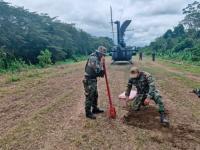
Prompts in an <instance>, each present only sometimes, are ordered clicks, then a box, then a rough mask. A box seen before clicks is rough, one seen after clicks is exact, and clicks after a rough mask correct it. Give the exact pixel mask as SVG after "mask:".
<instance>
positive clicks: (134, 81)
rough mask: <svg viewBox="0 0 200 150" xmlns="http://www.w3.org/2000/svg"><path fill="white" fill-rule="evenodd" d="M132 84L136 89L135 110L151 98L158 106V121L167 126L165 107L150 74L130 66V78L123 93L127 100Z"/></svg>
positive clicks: (147, 102)
mask: <svg viewBox="0 0 200 150" xmlns="http://www.w3.org/2000/svg"><path fill="white" fill-rule="evenodd" d="M132 86H135V87H136V89H137V96H136V97H135V98H134V101H133V109H134V110H135V111H139V110H140V107H141V105H143V106H145V105H148V104H149V102H150V100H151V99H152V100H154V102H155V103H156V104H157V105H158V106H159V113H160V122H161V123H162V124H164V125H166V126H168V125H169V121H168V120H167V119H166V117H165V109H164V104H163V102H162V97H161V96H160V94H159V92H158V91H157V90H156V87H155V83H154V79H153V78H152V76H151V75H150V74H149V73H147V72H143V71H140V70H139V69H138V68H137V67H132V68H131V69H130V79H129V81H128V85H127V90H126V93H125V94H126V98H127V100H128V97H129V95H130V91H131V89H132Z"/></svg>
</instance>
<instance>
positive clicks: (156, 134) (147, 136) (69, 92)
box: [0, 59, 200, 150]
mask: <svg viewBox="0 0 200 150" xmlns="http://www.w3.org/2000/svg"><path fill="white" fill-rule="evenodd" d="M108 62H109V60H108ZM84 63H85V62H80V63H76V64H68V65H60V66H54V67H51V68H47V69H37V70H36V69H35V70H30V71H28V72H27V71H26V72H21V73H19V74H16V75H9V74H7V75H2V76H0V103H1V105H0V150H7V149H9V150H10V149H13V150H15V149H16V150H19V149H23V150H29V149H30V150H38V149H44V150H55V149H59V150H60V149H63V150H68V149H73V150H75V149H83V150H84V149H85V150H88V149H104V150H105V149H120V150H121V149H123V150H134V149H135V150H136V149H139V150H140V149H151V150H154V149H156V150H157V149H169V150H172V149H197V150H198V149H200V99H199V98H197V97H196V96H195V95H194V94H192V93H190V91H191V90H192V88H194V87H198V86H199V87H200V80H199V79H200V75H199V74H200V72H197V71H196V72H192V71H191V72H189V71H188V69H187V70H184V67H180V69H179V67H176V66H173V65H171V64H170V62H165V61H158V62H154V63H153V62H151V61H150V60H149V59H147V60H145V61H143V62H135V65H136V66H139V67H140V68H142V69H144V70H145V71H148V72H150V73H152V74H153V75H154V76H155V78H156V79H157V82H156V83H157V87H158V89H159V90H160V92H161V93H162V95H163V98H164V103H165V105H166V109H167V113H168V117H169V119H170V122H171V127H170V128H169V129H167V128H164V127H162V126H161V125H160V123H159V114H158V112H157V107H156V106H155V104H154V103H153V102H152V103H151V105H150V106H149V108H148V109H145V110H143V111H140V112H137V113H133V114H132V115H131V116H130V117H129V119H128V121H127V123H122V122H121V117H122V116H123V115H124V114H126V111H124V110H122V109H121V107H120V103H119V100H118V98H117V97H118V95H119V94H120V93H121V92H123V91H124V89H125V87H126V82H127V79H128V69H129V68H130V65H127V64H119V65H112V66H111V65H110V64H109V63H108V64H107V66H108V75H109V80H110V86H111V92H112V97H113V100H114V104H115V106H116V109H117V115H118V117H117V119H116V120H109V119H108V118H107V116H106V113H105V114H101V115H98V116H97V120H96V121H93V120H88V119H86V118H85V116H84V94H83V93H84V92H83V87H82V78H83V76H82V75H83V68H84ZM190 68H191V67H190ZM13 78H17V79H18V80H17V81H14V80H12V79H13ZM98 84H99V106H100V107H101V108H104V109H105V110H106V109H107V96H106V87H105V82H104V79H100V80H99V82H98Z"/></svg>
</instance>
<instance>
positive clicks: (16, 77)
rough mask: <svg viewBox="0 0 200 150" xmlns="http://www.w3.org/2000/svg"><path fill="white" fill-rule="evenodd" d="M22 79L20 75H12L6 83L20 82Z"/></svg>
mask: <svg viewBox="0 0 200 150" xmlns="http://www.w3.org/2000/svg"><path fill="white" fill-rule="evenodd" d="M20 80H21V78H20V77H19V76H18V75H12V76H10V77H8V79H7V81H6V83H12V82H18V81H20Z"/></svg>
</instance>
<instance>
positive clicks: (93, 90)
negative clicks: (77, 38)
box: [83, 46, 106, 119]
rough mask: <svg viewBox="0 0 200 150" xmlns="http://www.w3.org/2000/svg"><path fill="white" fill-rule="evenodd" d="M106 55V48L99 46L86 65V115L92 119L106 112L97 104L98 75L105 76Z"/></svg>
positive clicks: (84, 81)
mask: <svg viewBox="0 0 200 150" xmlns="http://www.w3.org/2000/svg"><path fill="white" fill-rule="evenodd" d="M105 55H106V48H105V47H103V46H99V48H98V50H96V51H95V52H94V53H92V54H91V55H90V57H89V59H88V61H87V63H86V66H85V78H84V80H83V85H84V89H85V113H86V117H87V118H90V119H96V117H95V116H94V114H98V113H103V112H104V111H103V110H101V109H99V108H98V106H97V105H98V102H97V101H98V91H97V77H102V78H103V77H104V69H103V63H104V61H105ZM91 109H92V110H91Z"/></svg>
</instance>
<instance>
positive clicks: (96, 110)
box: [92, 107, 104, 114]
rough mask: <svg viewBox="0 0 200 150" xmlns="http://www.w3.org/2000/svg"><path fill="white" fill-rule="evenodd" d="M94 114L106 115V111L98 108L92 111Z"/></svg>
mask: <svg viewBox="0 0 200 150" xmlns="http://www.w3.org/2000/svg"><path fill="white" fill-rule="evenodd" d="M92 113H93V114H100V113H104V110H101V109H99V108H98V107H96V108H93V109H92Z"/></svg>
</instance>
